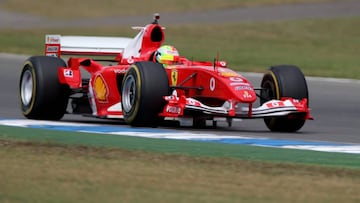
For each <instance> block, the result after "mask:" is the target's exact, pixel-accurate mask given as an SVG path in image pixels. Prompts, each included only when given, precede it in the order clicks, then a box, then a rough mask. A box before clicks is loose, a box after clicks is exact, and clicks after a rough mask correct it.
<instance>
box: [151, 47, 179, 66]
mask: <svg viewBox="0 0 360 203" xmlns="http://www.w3.org/2000/svg"><path fill="white" fill-rule="evenodd" d="M155 60H156V62H158V63H162V64H167V65H171V64H175V63H177V62H178V61H179V52H178V51H177V50H176V48H175V47H173V46H170V45H163V46H161V47H160V48H158V50H156V52H155Z"/></svg>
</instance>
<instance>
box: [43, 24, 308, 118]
mask: <svg viewBox="0 0 360 203" xmlns="http://www.w3.org/2000/svg"><path fill="white" fill-rule="evenodd" d="M140 29H141V32H140V33H139V34H138V35H137V36H136V37H135V38H134V44H133V45H134V46H133V47H127V48H126V49H125V50H124V51H123V52H122V53H116V54H115V53H102V52H98V53H93V52H92V53H91V55H95V56H103V55H115V56H114V60H113V63H115V64H111V65H103V63H101V62H99V61H96V60H93V59H90V58H86V57H85V58H73V57H72V58H69V59H68V67H62V68H60V69H59V72H58V73H59V81H60V83H62V84H67V85H69V86H70V88H71V89H72V90H73V94H74V95H76V94H77V93H80V94H81V93H82V94H83V96H84V97H86V99H87V100H88V101H89V104H90V105H89V106H90V109H91V111H88V113H90V114H92V115H93V116H95V117H101V118H122V117H123V114H122V110H121V93H120V90H121V82H122V79H123V77H124V75H125V73H126V71H127V69H128V68H129V67H130V66H131V64H133V63H135V62H138V61H153V55H154V52H155V51H156V50H157V49H158V48H159V47H160V46H161V45H162V43H163V41H164V32H163V30H164V28H163V27H161V26H160V25H159V24H157V22H156V23H152V24H149V25H147V26H145V27H143V28H140ZM136 40H137V41H136ZM47 42H48V40H47ZM135 42H137V44H136V43H135ZM129 46H131V43H130V45H129ZM137 46H139V47H138V48H137ZM54 47H55V48H54ZM56 47H57V49H56ZM45 49H46V55H48V56H57V57H60V56H61V55H65V54H77V55H86V54H90V53H86V52H81V51H79V52H70V51H68V52H67V51H62V50H61V45H60V43H56V42H53V43H47V44H46V48H45ZM129 50H130V51H129ZM80 68H83V69H84V70H86V71H87V72H88V73H90V79H89V80H84V78H85V77H83V76H82V75H83V74H84V73H82V72H81V70H80ZM165 69H166V72H167V75H168V78H169V86H170V87H171V88H172V89H173V94H171V95H164V100H165V101H166V105H165V106H164V109H163V111H162V112H160V113H159V116H162V117H170V118H179V117H192V116H199V115H200V116H208V117H211V118H213V117H226V118H256V117H261V118H263V117H265V116H276V115H278V114H279V112H278V111H274V112H272V111H269V110H271V109H277V108H279V107H288V111H286V112H282V113H283V114H284V115H285V114H289V115H290V114H291V113H303V114H304V115H305V119H309V118H311V116H310V114H309V109H308V107H307V101H306V99H304V100H301V101H298V100H295V99H291V98H281V99H280V100H274V101H269V102H267V103H265V104H264V105H262V106H261V107H259V108H254V107H253V105H254V103H255V101H256V100H257V95H256V91H255V89H254V87H253V86H252V85H251V84H250V83H249V81H248V80H247V79H246V78H245V77H243V76H242V75H240V74H238V73H237V72H235V71H233V70H231V69H229V68H227V64H226V62H224V61H215V62H197V61H191V60H188V59H187V58H185V57H180V58H179V63H178V64H176V65H168V66H166V67H165ZM74 97H75V96H74ZM264 109H265V110H264ZM260 111H261V112H263V111H269V113H267V114H264V113H261V114H260V113H257V112H260ZM192 112H196V113H192ZM73 113H76V112H73Z"/></svg>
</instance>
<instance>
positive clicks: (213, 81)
mask: <svg viewBox="0 0 360 203" xmlns="http://www.w3.org/2000/svg"><path fill="white" fill-rule="evenodd" d="M210 90H211V91H214V90H215V78H213V77H211V78H210Z"/></svg>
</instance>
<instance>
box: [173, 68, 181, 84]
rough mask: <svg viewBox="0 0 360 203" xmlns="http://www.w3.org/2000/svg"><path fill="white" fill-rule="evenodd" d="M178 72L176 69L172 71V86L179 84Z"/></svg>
mask: <svg viewBox="0 0 360 203" xmlns="http://www.w3.org/2000/svg"><path fill="white" fill-rule="evenodd" d="M178 75H179V73H178V71H177V70H176V69H172V70H171V85H172V86H176V85H177V82H178Z"/></svg>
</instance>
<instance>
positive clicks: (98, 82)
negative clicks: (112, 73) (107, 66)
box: [94, 75, 109, 102]
mask: <svg viewBox="0 0 360 203" xmlns="http://www.w3.org/2000/svg"><path fill="white" fill-rule="evenodd" d="M94 92H95V95H96V98H97V99H98V100H99V101H101V102H107V97H108V92H109V91H108V87H107V85H106V83H105V81H104V79H103V78H102V77H101V75H97V76H96V78H95V80H94Z"/></svg>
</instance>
